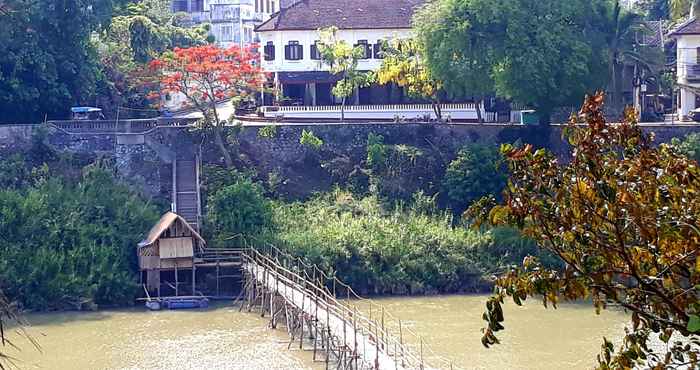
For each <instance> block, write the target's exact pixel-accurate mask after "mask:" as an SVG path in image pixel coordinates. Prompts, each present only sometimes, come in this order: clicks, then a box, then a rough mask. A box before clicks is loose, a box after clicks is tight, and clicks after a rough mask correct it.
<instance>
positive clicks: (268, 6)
mask: <svg viewBox="0 0 700 370" xmlns="http://www.w3.org/2000/svg"><path fill="white" fill-rule="evenodd" d="M265 4H266V5H267V8H266V9H265V13H272V11H271V10H270V0H267V1H265Z"/></svg>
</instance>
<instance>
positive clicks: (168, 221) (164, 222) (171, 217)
mask: <svg viewBox="0 0 700 370" xmlns="http://www.w3.org/2000/svg"><path fill="white" fill-rule="evenodd" d="M178 220H179V221H180V222H181V223H182V224H183V225H185V227H187V228H188V229H189V230H190V232H192V235H193V236H194V237H195V238H197V239H198V240H199V241H200V242H202V244H206V242H205V241H204V238H202V236H201V235H199V233H198V232H197V231H195V229H194V228H192V226H191V225H190V224H189V223H188V222H187V221H185V219H184V218H182V217H181V216H180V215H178V214H176V213H173V212H168V213H166V214H164V215H163V217H161V218H160V220H159V221H158V223H156V224H155V225H154V226H153V227H152V228H151V231H149V232H148V236H147V237H146V239H144V240H142V241H141V242H140V243H139V247H147V246H149V245H151V244H153V243H155V242H156V240H158V238H160V236H161V235H162V234H163V232H164V231H165V230H167V229H168V228H169V227H170V225H172V224H173V222H175V221H178Z"/></svg>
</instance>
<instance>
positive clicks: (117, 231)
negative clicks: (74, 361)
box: [0, 156, 160, 310]
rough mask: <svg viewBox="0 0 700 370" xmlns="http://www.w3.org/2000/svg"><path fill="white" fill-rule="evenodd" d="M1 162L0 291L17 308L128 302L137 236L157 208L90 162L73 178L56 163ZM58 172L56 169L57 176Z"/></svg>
mask: <svg viewBox="0 0 700 370" xmlns="http://www.w3.org/2000/svg"><path fill="white" fill-rule="evenodd" d="M1 163H2V164H0V170H1V173H0V178H2V179H3V180H4V181H3V183H2V187H1V188H0V230H2V237H1V238H0V291H4V292H5V294H7V296H8V297H10V299H12V300H13V301H17V303H18V304H19V305H20V307H22V308H23V309H39V310H47V309H85V308H91V307H92V306H94V305H95V304H99V305H117V304H119V305H120V304H125V303H129V302H131V301H132V300H133V298H134V297H135V294H136V293H137V290H136V288H137V286H136V275H135V271H136V255H135V254H134V246H135V245H136V243H138V241H139V237H140V236H142V235H143V234H144V232H145V231H147V230H148V229H149V228H150V227H151V226H152V224H153V223H154V222H155V221H156V220H157V219H158V212H159V208H160V207H157V206H156V205H155V204H152V203H150V202H148V201H145V200H143V199H142V198H140V197H139V196H138V195H137V194H136V193H135V192H133V191H132V190H131V189H129V188H128V187H127V186H126V185H124V184H122V183H120V182H118V181H117V180H116V179H115V177H114V174H113V172H112V170H111V169H110V166H108V165H107V164H105V163H101V162H97V163H94V164H91V165H88V166H86V167H84V168H82V170H78V174H74V177H72V176H67V174H68V173H70V171H66V174H63V175H62V174H61V173H56V169H57V168H63V167H62V166H61V164H60V161H58V162H51V166H49V164H47V163H42V164H41V165H37V166H33V165H32V163H30V162H25V161H24V160H23V159H22V158H21V157H19V156H14V157H12V158H10V159H8V160H5V161H2V162H1ZM61 172H63V171H61Z"/></svg>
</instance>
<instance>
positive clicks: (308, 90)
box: [256, 0, 424, 106]
mask: <svg viewBox="0 0 700 370" xmlns="http://www.w3.org/2000/svg"><path fill="white" fill-rule="evenodd" d="M423 3H424V0H304V1H299V2H297V3H296V4H294V5H292V6H290V7H288V8H285V9H282V10H281V11H280V12H278V13H276V14H273V15H272V17H271V18H270V19H269V20H267V21H266V22H264V23H263V24H261V25H260V26H258V27H257V28H256V33H257V35H258V37H259V38H260V46H261V48H262V50H263V51H264V53H262V61H261V63H262V67H263V69H264V70H265V71H266V72H270V73H272V74H273V75H274V78H275V83H276V84H277V85H278V87H280V90H281V91H282V94H283V95H284V97H286V98H289V99H291V100H292V101H296V102H297V104H303V105H307V106H316V105H333V104H336V103H337V101H335V98H334V97H333V96H332V94H331V89H332V87H333V85H334V83H335V82H336V81H337V77H335V76H332V75H331V74H330V73H329V72H328V68H327V67H326V66H324V65H323V63H322V62H321V61H320V57H319V55H318V52H317V49H316V46H315V44H316V42H317V41H318V40H319V33H318V30H319V29H321V28H326V27H330V26H335V27H338V29H339V31H338V37H339V38H340V39H342V40H344V41H346V42H347V43H349V44H351V45H359V46H364V47H365V50H366V53H365V59H363V60H361V61H360V63H359V69H360V70H365V71H370V70H377V69H378V68H379V67H380V66H381V63H382V61H381V52H380V48H381V45H382V41H384V40H391V39H395V38H406V37H410V35H411V18H412V15H413V13H414V11H415V10H416V8H417V7H418V6H420V5H421V4H423ZM406 102H408V99H407V98H406V97H405V96H404V94H403V92H402V91H401V89H400V88H397V87H394V86H389V85H387V86H372V87H368V88H364V89H360V90H359V91H357V93H356V94H355V98H354V99H352V100H351V102H350V103H351V104H370V103H371V104H397V103H406Z"/></svg>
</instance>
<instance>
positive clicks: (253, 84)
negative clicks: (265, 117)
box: [150, 45, 265, 168]
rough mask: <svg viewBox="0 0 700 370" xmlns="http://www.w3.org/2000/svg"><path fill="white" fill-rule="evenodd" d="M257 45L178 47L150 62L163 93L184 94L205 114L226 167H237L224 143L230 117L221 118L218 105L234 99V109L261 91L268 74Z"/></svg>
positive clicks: (204, 122) (204, 121) (206, 127)
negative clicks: (259, 61)
mask: <svg viewBox="0 0 700 370" xmlns="http://www.w3.org/2000/svg"><path fill="white" fill-rule="evenodd" d="M255 50H256V49H255V47H254V46H249V47H245V48H240V47H238V46H234V47H231V48H229V49H221V48H219V47H217V46H214V45H204V46H195V47H190V48H185V49H181V48H175V49H174V50H173V51H171V52H166V53H164V54H163V55H162V56H161V58H159V59H156V60H153V61H152V62H151V63H150V67H151V70H152V71H154V72H156V73H157V76H158V80H159V81H160V87H161V94H173V95H177V94H180V95H181V96H183V97H184V98H185V99H186V102H187V105H189V106H191V107H193V108H195V109H197V110H198V111H199V112H201V113H202V115H203V119H202V120H200V124H201V127H202V129H204V130H206V131H208V132H211V133H212V134H213V136H214V140H215V142H216V145H217V146H218V147H219V150H220V151H221V154H222V155H223V158H224V161H225V163H226V167H228V168H231V167H233V160H232V158H231V153H229V151H228V149H227V147H226V141H225V140H224V126H225V125H226V123H227V122H228V121H229V120H230V117H221V112H219V111H217V109H216V107H217V105H220V104H221V103H223V102H225V101H227V100H232V101H233V104H234V106H237V105H238V104H239V103H240V102H241V101H244V100H246V99H250V98H252V97H254V96H255V93H256V92H259V91H261V89H262V86H263V83H264V82H265V75H264V74H263V72H262V70H261V69H260V67H259V65H258V64H257V63H255V61H257V60H258V54H257V52H256V51H255Z"/></svg>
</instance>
